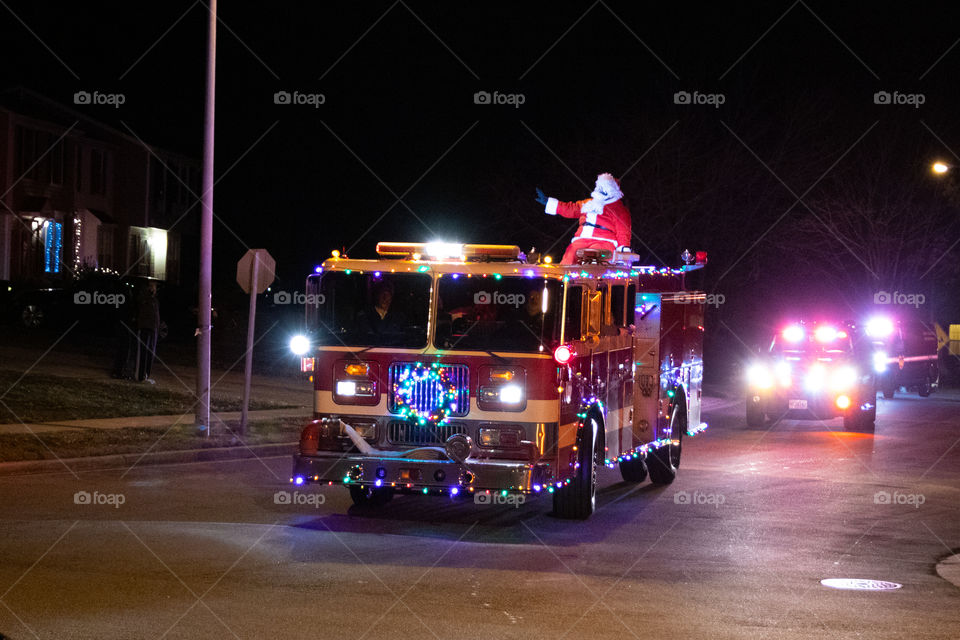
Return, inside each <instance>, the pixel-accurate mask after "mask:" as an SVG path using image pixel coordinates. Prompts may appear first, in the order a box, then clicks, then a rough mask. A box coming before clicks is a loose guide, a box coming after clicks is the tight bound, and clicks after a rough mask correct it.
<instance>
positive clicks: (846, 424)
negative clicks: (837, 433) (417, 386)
mask: <svg viewBox="0 0 960 640" xmlns="http://www.w3.org/2000/svg"><path fill="white" fill-rule="evenodd" d="M876 426H877V403H876V400H874V403H873V406H872V407H871V408H870V409H869V410H868V411H855V412H852V413H849V414H847V415H845V416H843V429H844V431H866V432H872V431H873V430H874V429H875V428H876Z"/></svg>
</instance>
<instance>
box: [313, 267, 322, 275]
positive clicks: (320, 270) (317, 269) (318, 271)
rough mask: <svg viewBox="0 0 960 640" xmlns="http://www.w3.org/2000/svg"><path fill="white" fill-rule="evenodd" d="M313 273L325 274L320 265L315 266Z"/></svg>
mask: <svg viewBox="0 0 960 640" xmlns="http://www.w3.org/2000/svg"><path fill="white" fill-rule="evenodd" d="M313 272H314V273H323V267H321V266H320V265H317V266H315V267H314V268H313Z"/></svg>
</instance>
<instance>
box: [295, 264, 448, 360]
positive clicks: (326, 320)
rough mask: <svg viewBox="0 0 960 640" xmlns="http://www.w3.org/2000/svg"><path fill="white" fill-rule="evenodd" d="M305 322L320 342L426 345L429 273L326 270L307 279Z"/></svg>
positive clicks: (418, 347) (337, 344)
mask: <svg viewBox="0 0 960 640" xmlns="http://www.w3.org/2000/svg"><path fill="white" fill-rule="evenodd" d="M307 287H308V293H310V294H312V295H309V296H307V321H308V325H309V326H310V327H311V328H312V329H313V335H314V340H315V341H316V343H317V344H319V345H331V346H343V345H345V346H351V347H353V346H361V347H403V348H408V349H422V348H424V347H426V346H427V315H428V311H429V309H430V276H428V275H426V274H414V273H381V272H379V271H374V272H364V273H359V272H349V271H331V272H328V273H325V274H323V276H311V277H310V278H309V279H308V282H307Z"/></svg>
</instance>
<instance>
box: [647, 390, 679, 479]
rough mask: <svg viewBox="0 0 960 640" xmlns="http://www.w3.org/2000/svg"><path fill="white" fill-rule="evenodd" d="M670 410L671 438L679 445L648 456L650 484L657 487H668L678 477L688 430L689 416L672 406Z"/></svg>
mask: <svg viewBox="0 0 960 640" xmlns="http://www.w3.org/2000/svg"><path fill="white" fill-rule="evenodd" d="M670 409H671V411H670V438H671V440H676V441H677V442H678V443H679V444H676V445H674V444H669V445H666V446H663V447H660V448H659V449H654V450H653V451H651V452H650V453H648V454H647V469H648V470H649V471H650V482H652V483H653V484H657V485H668V484H670V483H671V482H673V480H674V478H676V477H677V468H678V467H679V466H680V452H681V449H682V447H683V432H684V431H686V429H687V424H686V422H687V416H686V413H685V412H684V410H683V408H682V407H681V406H678V405H671V407H670Z"/></svg>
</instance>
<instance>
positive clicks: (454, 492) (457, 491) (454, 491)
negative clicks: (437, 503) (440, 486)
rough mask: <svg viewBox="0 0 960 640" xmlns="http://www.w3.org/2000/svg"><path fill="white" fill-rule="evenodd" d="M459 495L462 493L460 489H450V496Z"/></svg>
mask: <svg viewBox="0 0 960 640" xmlns="http://www.w3.org/2000/svg"><path fill="white" fill-rule="evenodd" d="M458 493H460V489H459V488H458V487H452V488H451V489H450V495H452V496H455V495H457V494H458Z"/></svg>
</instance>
